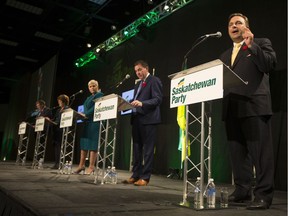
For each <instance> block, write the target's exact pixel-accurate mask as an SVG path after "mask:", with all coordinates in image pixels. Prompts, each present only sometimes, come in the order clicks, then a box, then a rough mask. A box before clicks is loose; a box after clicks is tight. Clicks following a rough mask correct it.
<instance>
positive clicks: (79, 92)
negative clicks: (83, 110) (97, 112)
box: [70, 90, 83, 98]
mask: <svg viewBox="0 0 288 216" xmlns="http://www.w3.org/2000/svg"><path fill="white" fill-rule="evenodd" d="M82 93H83V90H80V91H78V92H76V93H75V94H73V95H71V96H70V98H74V97H75V96H76V95H78V94H82Z"/></svg>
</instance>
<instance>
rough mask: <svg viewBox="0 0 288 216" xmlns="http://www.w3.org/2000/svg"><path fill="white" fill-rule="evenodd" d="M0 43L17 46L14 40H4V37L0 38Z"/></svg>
mask: <svg viewBox="0 0 288 216" xmlns="http://www.w3.org/2000/svg"><path fill="white" fill-rule="evenodd" d="M0 43H1V44H5V45H8V46H14V47H16V46H18V43H17V42H15V41H10V40H4V39H1V38H0Z"/></svg>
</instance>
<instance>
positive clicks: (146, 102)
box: [124, 60, 163, 186]
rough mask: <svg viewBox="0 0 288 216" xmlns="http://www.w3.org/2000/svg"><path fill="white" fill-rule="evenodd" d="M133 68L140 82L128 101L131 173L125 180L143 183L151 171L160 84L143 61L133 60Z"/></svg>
mask: <svg viewBox="0 0 288 216" xmlns="http://www.w3.org/2000/svg"><path fill="white" fill-rule="evenodd" d="M134 70H135V73H136V75H137V77H138V78H139V79H140V80H141V81H139V82H138V83H137V84H136V85H135V91H134V100H133V101H132V102H131V104H132V105H133V106H134V109H133V113H132V117H131V124H132V137H133V169H132V172H133V174H132V176H131V178H129V179H128V180H125V181H124V183H128V184H134V185H135V186H146V185H147V184H148V183H149V180H150V177H151V172H152V165H153V157H154V144H155V139H156V127H157V124H159V123H160V122H161V115H160V104H161V102H162V97H163V93H162V83H161V81H160V79H159V78H158V77H156V76H153V75H152V74H150V73H149V66H148V64H147V63H146V62H145V61H143V60H138V61H136V62H135V63H134ZM143 159H144V164H142V162H143Z"/></svg>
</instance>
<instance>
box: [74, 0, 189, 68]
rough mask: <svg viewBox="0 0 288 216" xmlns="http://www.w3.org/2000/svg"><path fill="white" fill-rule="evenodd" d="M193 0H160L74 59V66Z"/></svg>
mask: <svg viewBox="0 0 288 216" xmlns="http://www.w3.org/2000/svg"><path fill="white" fill-rule="evenodd" d="M193 1H194V0H167V1H164V2H162V3H161V4H160V5H158V6H157V7H155V8H154V9H152V10H151V11H149V12H148V13H147V14H145V15H144V16H142V17H140V18H139V19H137V20H136V21H134V22H133V23H131V24H130V25H128V26H126V27H125V28H123V29H122V30H120V31H119V32H117V33H116V34H115V35H113V36H112V37H110V38H109V39H107V40H106V41H104V42H103V43H101V44H99V45H98V46H96V47H95V48H93V49H92V50H91V51H89V52H88V53H86V54H84V55H83V56H82V57H80V58H79V59H77V60H76V61H75V66H76V67H82V66H84V65H86V64H87V63H89V62H91V61H92V60H95V59H98V57H99V54H98V52H97V50H104V51H106V52H107V51H109V50H111V49H113V48H115V47H116V46H118V45H120V44H122V43H123V42H125V41H126V40H128V39H130V38H132V37H134V36H135V35H136V34H137V33H138V32H139V31H140V30H139V26H143V25H144V26H146V27H150V26H152V25H154V24H156V23H157V22H159V21H160V20H162V19H164V18H166V17H167V16H169V15H171V14H172V13H174V12H176V11H177V10H179V9H180V8H182V7H184V6H185V5H187V4H188V3H190V2H193Z"/></svg>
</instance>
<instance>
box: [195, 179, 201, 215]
mask: <svg viewBox="0 0 288 216" xmlns="http://www.w3.org/2000/svg"><path fill="white" fill-rule="evenodd" d="M200 180H201V178H200V177H197V181H196V182H195V188H194V208H195V209H201V206H200V199H201V190H200Z"/></svg>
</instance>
